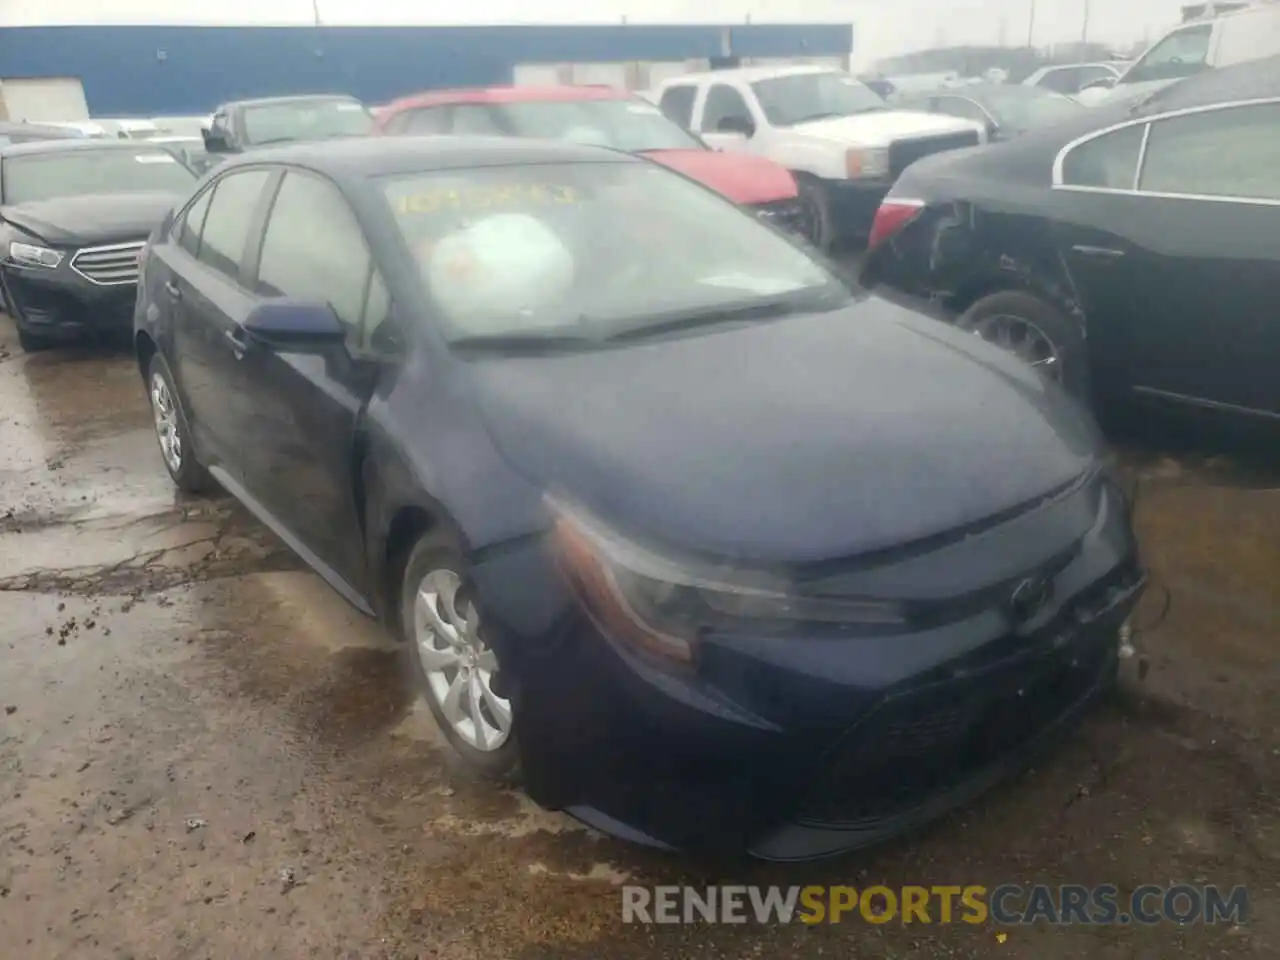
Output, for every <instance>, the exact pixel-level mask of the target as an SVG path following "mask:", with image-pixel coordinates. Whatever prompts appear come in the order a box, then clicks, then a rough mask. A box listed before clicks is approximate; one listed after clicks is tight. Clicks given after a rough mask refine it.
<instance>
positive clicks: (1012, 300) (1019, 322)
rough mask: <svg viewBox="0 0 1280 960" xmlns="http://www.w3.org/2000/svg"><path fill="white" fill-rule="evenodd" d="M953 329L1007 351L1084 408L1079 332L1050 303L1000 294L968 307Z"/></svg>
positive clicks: (1085, 378)
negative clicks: (1053, 382) (1045, 377)
mask: <svg viewBox="0 0 1280 960" xmlns="http://www.w3.org/2000/svg"><path fill="white" fill-rule="evenodd" d="M956 326H957V327H959V328H960V329H961V330H967V331H968V332H970V333H974V334H977V335H978V336H980V337H982V339H984V340H986V341H987V342H989V343H992V344H994V345H995V346H997V347H1000V348H1001V349H1003V350H1007V351H1008V352H1010V353H1012V354H1013V355H1014V356H1016V357H1018V359H1020V360H1023V361H1024V362H1026V363H1028V364H1030V365H1031V366H1033V367H1035V368H1037V369H1038V370H1039V371H1040V372H1041V373H1043V374H1044V375H1045V376H1047V377H1049V378H1050V379H1052V380H1056V381H1057V382H1058V383H1060V384H1061V385H1062V387H1063V388H1064V389H1065V390H1066V391H1067V392H1068V393H1070V394H1071V395H1072V396H1073V397H1075V398H1076V399H1077V400H1079V401H1080V402H1082V403H1085V404H1088V403H1089V401H1090V387H1089V354H1088V348H1087V346H1086V343H1085V337H1084V329H1083V328H1082V327H1081V325H1080V323H1079V322H1078V321H1076V320H1074V319H1073V318H1071V317H1069V316H1067V315H1066V314H1065V313H1063V312H1062V311H1061V310H1059V309H1058V308H1057V307H1055V306H1053V305H1052V304H1050V303H1047V302H1045V301H1044V300H1041V299H1040V298H1039V297H1037V296H1034V295H1033V294H1030V293H1025V292H1023V291H1021V290H1005V291H1002V292H1000V293H993V294H991V295H990V296H986V297H983V298H982V299H981V300H979V301H978V302H977V303H975V304H973V306H971V307H969V309H968V310H966V311H965V312H964V313H963V314H961V316H960V318H959V319H958V320H956Z"/></svg>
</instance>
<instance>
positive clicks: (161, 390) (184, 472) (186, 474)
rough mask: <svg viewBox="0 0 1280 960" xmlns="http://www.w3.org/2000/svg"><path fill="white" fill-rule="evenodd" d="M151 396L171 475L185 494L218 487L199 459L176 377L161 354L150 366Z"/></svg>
mask: <svg viewBox="0 0 1280 960" xmlns="http://www.w3.org/2000/svg"><path fill="white" fill-rule="evenodd" d="M147 394H148V396H150V398H151V416H152V420H153V422H154V423H155V430H156V440H157V442H158V443H159V444H160V456H161V458H162V459H163V460H164V466H165V469H166V470H168V471H169V476H170V477H171V478H172V479H173V482H174V483H175V484H176V485H177V487H178V489H179V490H181V491H183V492H184V493H207V492H208V491H210V490H211V489H213V487H214V486H215V484H214V481H213V477H211V476H209V472H208V471H207V470H205V468H204V466H203V465H202V464H201V463H200V462H199V461H198V460H196V455H195V448H194V446H193V445H192V443H191V429H190V427H189V426H188V423H187V416H186V413H185V412H184V411H183V409H182V404H181V402H180V401H179V400H178V391H177V388H176V387H174V385H173V375H172V374H171V373H170V372H169V365H168V364H167V363H165V362H164V357H163V356H161V355H160V354H159V353H156V354H154V355H153V356H152V357H151V362H150V363H149V364H148V365H147Z"/></svg>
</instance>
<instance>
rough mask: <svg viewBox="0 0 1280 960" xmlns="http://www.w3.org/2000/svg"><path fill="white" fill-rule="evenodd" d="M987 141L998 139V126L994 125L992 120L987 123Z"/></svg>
mask: <svg viewBox="0 0 1280 960" xmlns="http://www.w3.org/2000/svg"><path fill="white" fill-rule="evenodd" d="M987 139H988V140H999V139H1000V124H998V123H996V122H995V121H994V120H988V121H987Z"/></svg>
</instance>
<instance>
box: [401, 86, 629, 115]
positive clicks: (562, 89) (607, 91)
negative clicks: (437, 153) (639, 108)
mask: <svg viewBox="0 0 1280 960" xmlns="http://www.w3.org/2000/svg"><path fill="white" fill-rule="evenodd" d="M634 99H635V95H634V94H632V93H631V92H629V91H627V90H620V89H618V88H616V87H609V86H605V85H604V84H590V85H572V84H561V85H558V86H534V87H515V86H500V87H467V88H455V89H452V90H426V91H423V92H422V93H413V94H410V95H409V96H406V97H398V98H397V99H395V100H393V101H392V102H391V103H389V104H387V105H386V106H385V107H384V108H383V109H385V110H386V111H387V112H389V113H395V112H397V111H400V110H409V109H412V108H414V107H438V106H444V105H447V104H454V103H560V102H572V101H578V100H634Z"/></svg>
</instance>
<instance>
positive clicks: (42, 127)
mask: <svg viewBox="0 0 1280 960" xmlns="http://www.w3.org/2000/svg"><path fill="white" fill-rule="evenodd" d="M0 134H2V135H5V136H7V135H9V134H33V135H35V136H38V137H48V138H49V139H50V140H83V139H85V137H84V134H83V133H81V132H80V131H79V130H75V129H72V128H70V127H59V126H56V125H54V124H52V123H50V124H43V123H22V122H19V121H12V120H0Z"/></svg>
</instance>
